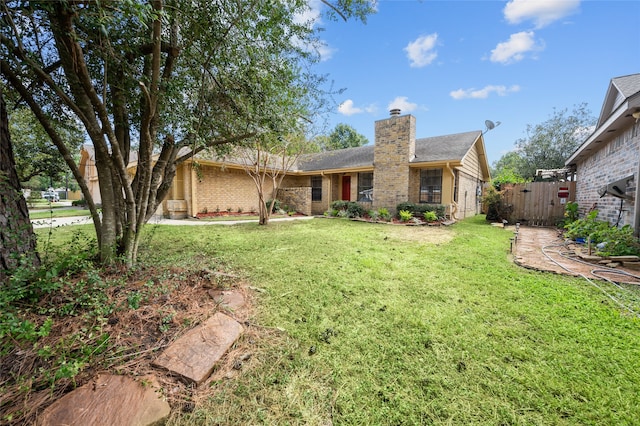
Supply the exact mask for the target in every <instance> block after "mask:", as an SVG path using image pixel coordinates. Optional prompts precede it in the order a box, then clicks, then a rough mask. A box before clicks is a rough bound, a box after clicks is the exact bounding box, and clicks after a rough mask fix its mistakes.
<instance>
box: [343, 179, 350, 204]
mask: <svg viewBox="0 0 640 426" xmlns="http://www.w3.org/2000/svg"><path fill="white" fill-rule="evenodd" d="M342 199H343V200H344V201H351V176H342Z"/></svg>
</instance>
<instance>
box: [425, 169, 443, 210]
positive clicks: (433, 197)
mask: <svg viewBox="0 0 640 426" xmlns="http://www.w3.org/2000/svg"><path fill="white" fill-rule="evenodd" d="M420 202H421V203H429V204H441V203H442V169H423V170H420Z"/></svg>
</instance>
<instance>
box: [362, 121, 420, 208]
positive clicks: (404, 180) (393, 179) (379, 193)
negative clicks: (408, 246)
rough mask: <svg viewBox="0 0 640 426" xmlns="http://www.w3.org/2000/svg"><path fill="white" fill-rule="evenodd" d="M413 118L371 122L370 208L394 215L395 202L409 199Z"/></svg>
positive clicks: (413, 151)
mask: <svg viewBox="0 0 640 426" xmlns="http://www.w3.org/2000/svg"><path fill="white" fill-rule="evenodd" d="M415 140H416V119H415V117H414V116H412V115H403V116H392V117H389V118H387V119H385V120H378V121H376V123H375V144H374V150H373V164H374V173H373V206H372V207H373V208H376V209H377V208H381V207H386V208H388V209H389V211H391V212H393V213H395V208H396V205H397V204H398V203H401V202H404V201H408V200H409V161H410V160H411V159H412V158H413V156H414V154H415Z"/></svg>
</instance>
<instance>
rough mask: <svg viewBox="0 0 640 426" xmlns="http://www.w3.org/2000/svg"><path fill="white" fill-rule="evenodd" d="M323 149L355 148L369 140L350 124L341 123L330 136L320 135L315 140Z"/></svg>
mask: <svg viewBox="0 0 640 426" xmlns="http://www.w3.org/2000/svg"><path fill="white" fill-rule="evenodd" d="M315 142H316V144H317V145H319V146H320V149H321V150H322V151H334V150H336V149H344V148H354V147H358V146H363V145H366V144H368V143H369V140H368V139H367V138H366V137H365V136H364V135H361V134H360V133H358V132H357V131H356V129H354V128H353V127H351V126H349V125H348V124H344V123H340V124H338V125H336V127H335V129H333V131H332V132H331V133H330V134H329V135H328V136H324V135H323V136H318V137H317V138H316V140H315Z"/></svg>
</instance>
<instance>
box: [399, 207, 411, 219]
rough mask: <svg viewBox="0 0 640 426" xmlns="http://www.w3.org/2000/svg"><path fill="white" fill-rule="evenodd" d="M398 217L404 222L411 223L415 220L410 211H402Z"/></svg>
mask: <svg viewBox="0 0 640 426" xmlns="http://www.w3.org/2000/svg"><path fill="white" fill-rule="evenodd" d="M398 217H399V218H400V220H401V221H402V222H409V221H410V220H411V219H412V218H413V213H411V212H410V211H409V210H400V211H398Z"/></svg>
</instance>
